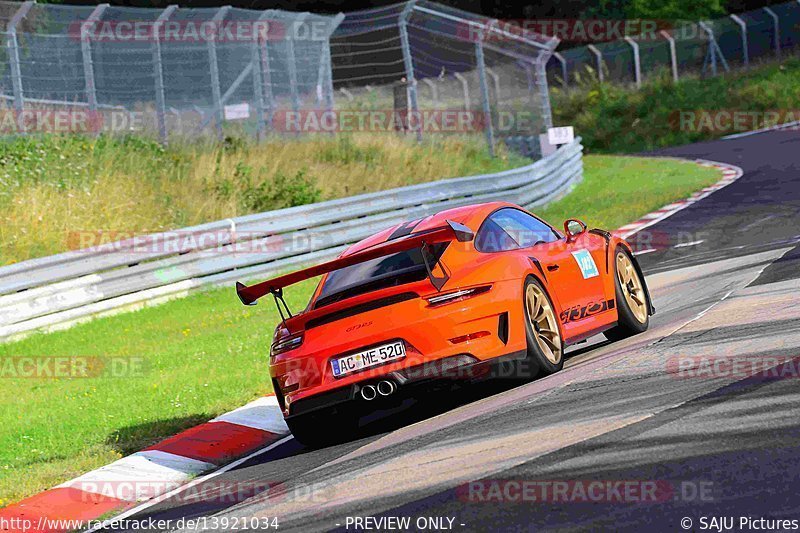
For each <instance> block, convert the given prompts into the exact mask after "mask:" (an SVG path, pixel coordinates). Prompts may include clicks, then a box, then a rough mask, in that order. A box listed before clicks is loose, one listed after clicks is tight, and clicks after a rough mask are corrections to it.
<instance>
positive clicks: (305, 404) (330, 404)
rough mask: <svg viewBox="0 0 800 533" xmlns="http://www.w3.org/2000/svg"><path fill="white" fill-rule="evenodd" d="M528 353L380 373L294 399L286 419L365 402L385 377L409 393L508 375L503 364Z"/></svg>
mask: <svg viewBox="0 0 800 533" xmlns="http://www.w3.org/2000/svg"><path fill="white" fill-rule="evenodd" d="M526 353H527V352H526V351H525V350H521V351H516V352H511V353H508V354H505V355H502V356H500V357H496V358H494V359H490V360H485V361H481V360H479V359H477V358H476V357H473V356H472V355H470V354H467V353H464V354H458V355H454V356H451V357H445V358H443V359H438V360H435V361H429V362H426V363H423V364H421V365H417V366H413V367H409V368H405V369H401V370H395V371H392V372H387V373H386V374H384V375H382V376H380V379H376V378H375V377H371V378H369V379H365V380H363V381H359V382H356V383H351V384H349V385H347V386H344V387H340V388H337V389H333V390H329V391H326V392H322V393H319V394H315V395H312V396H307V397H305V398H302V399H300V400H296V401H293V402H291V404H290V405H289V406H287V408H286V409H285V410H284V416H285V418H287V419H291V418H293V417H296V416H300V415H305V414H307V413H311V412H315V411H323V410H328V409H336V408H339V407H346V406H348V405H351V404H354V403H366V402H364V401H363V400H361V399H360V398H359V392H360V391H361V388H362V387H363V386H364V385H368V384H373V385H374V384H375V383H376V382H377V381H379V380H383V379H389V380H391V381H393V382H394V383H395V384H397V386H398V389H399V390H400V391H403V392H407V391H408V389H409V388H411V387H416V386H421V385H425V384H431V383H437V382H441V383H446V382H469V381H479V380H483V379H489V378H492V377H500V376H503V375H506V371H505V370H502V368H503V365H504V363H511V362H513V361H517V360H520V359H524V358H525V356H526ZM281 403H283V402H281Z"/></svg>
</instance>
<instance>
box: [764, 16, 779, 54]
mask: <svg viewBox="0 0 800 533" xmlns="http://www.w3.org/2000/svg"><path fill="white" fill-rule="evenodd" d="M762 9H764V11H766V12H767V14H768V15H769V16H770V17H772V22H773V23H774V24H775V26H774V31H775V35H774V37H775V38H774V42H775V57H777V58H778V59H780V57H781V26H780V19H779V18H778V14H777V13H775V12H774V11H773V10H772V9H771V8H769V7H764V8H762Z"/></svg>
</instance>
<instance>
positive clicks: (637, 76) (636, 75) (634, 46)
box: [625, 36, 642, 87]
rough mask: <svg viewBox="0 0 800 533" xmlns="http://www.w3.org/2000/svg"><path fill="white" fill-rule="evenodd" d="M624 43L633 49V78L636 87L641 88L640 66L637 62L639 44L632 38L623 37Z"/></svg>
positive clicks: (638, 61)
mask: <svg viewBox="0 0 800 533" xmlns="http://www.w3.org/2000/svg"><path fill="white" fill-rule="evenodd" d="M625 42H626V43H628V44H629V45H631V48H632V49H633V77H634V80H635V82H636V87H641V86H642V64H641V62H640V60H639V43H637V42H636V41H634V40H633V38H631V37H628V36H625Z"/></svg>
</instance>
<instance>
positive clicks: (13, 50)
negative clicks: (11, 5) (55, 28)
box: [6, 1, 34, 132]
mask: <svg viewBox="0 0 800 533" xmlns="http://www.w3.org/2000/svg"><path fill="white" fill-rule="evenodd" d="M33 4H34V2H32V1H29V2H25V3H24V4H22V5H21V6H20V8H19V9H17V12H16V13H14V16H13V17H11V20H10V21H9V23H8V33H7V34H6V37H7V40H6V47H7V48H8V62H9V64H10V66H11V85H12V89H13V91H14V109H15V110H16V111H17V128H18V129H19V130H20V131H21V132H24V131H25V121H24V120H22V112H23V111H24V110H25V93H24V91H23V88H22V67H21V66H20V63H19V42H18V41H17V25H19V23H20V22H21V21H22V19H24V18H25V16H26V15H27V14H28V11H30V10H31V8H32V7H33Z"/></svg>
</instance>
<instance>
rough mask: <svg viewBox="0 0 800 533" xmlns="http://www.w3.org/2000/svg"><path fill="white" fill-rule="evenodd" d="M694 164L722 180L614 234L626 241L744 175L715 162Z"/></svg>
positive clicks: (641, 252) (692, 243) (737, 168)
mask: <svg viewBox="0 0 800 533" xmlns="http://www.w3.org/2000/svg"><path fill="white" fill-rule="evenodd" d="M695 163H697V164H698V165H701V166H704V167H713V168H716V169H718V170H720V171H721V172H722V179H720V180H719V181H718V182H716V183H715V184H713V185H710V186H708V187H705V188H704V189H701V190H699V191H697V192H695V193H694V194H692V195H691V196H690V197H688V198H686V199H685V200H680V201H677V202H673V203H671V204H667V205H665V206H664V207H662V208H660V209H657V210H655V211H653V212H652V213H648V214H646V215H644V216H643V217H641V218H640V219H639V220H637V221H636V222H631V223H630V224H625V225H624V226H622V227H621V228H619V229H617V230H616V231H615V232H614V233H616V234H617V235H619V236H620V237H622V238H623V239H628V238H629V237H631V236H632V235H634V234H636V233H638V232H640V231H642V230H643V229H645V228H648V227H650V226H652V225H654V224H656V223H658V222H661V221H662V220H664V219H665V218H669V217H671V216H672V215H674V214H675V213H677V212H678V211H681V210H683V209H686V208H687V207H689V206H690V205H692V204H694V203H697V202H699V201H700V200H702V199H703V198H705V197H706V196H708V195H709V194H711V193H714V192H716V191H718V190H720V189H722V188H724V187H727V186H728V185H730V184H731V183H733V182H734V181H736V180H738V179H739V178H741V177H742V174H744V172H743V171H742V169H741V168H739V167H737V166H734V165H729V164H727V163H719V162H717V161H707V160H705V159H697V160H695ZM701 242H702V241H694V242H685V243H679V244H676V245H674V247H676V248H681V247H686V246H694V245H696V244H700V243H701ZM655 251H656V248H646V249H640V250H637V251H636V252H635V255H640V254H644V253H649V252H655Z"/></svg>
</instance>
